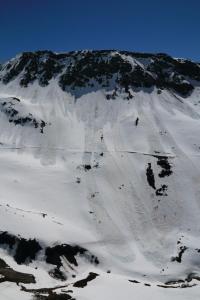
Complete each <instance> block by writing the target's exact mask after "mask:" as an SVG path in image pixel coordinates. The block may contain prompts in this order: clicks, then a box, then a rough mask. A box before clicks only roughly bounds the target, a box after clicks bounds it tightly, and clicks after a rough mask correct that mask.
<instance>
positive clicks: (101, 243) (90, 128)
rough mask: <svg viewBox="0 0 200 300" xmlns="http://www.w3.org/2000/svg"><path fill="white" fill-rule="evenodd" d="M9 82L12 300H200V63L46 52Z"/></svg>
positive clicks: (8, 290) (3, 191) (15, 67)
mask: <svg viewBox="0 0 200 300" xmlns="http://www.w3.org/2000/svg"><path fill="white" fill-rule="evenodd" d="M23 55H24V56H23ZM59 55H60V56H59ZM24 57H25V58H24ZM49 61H50V63H49ZM87 68H88V69H89V70H88V69H87ZM86 69H87V73H86V71H85V70H86ZM45 72H46V73H45ZM0 78H1V83H0V168H1V172H0V282H1V283H0V299H2V300H4V299H5V300H7V299H72V298H73V299H77V300H79V299H80V300H81V299H88V300H90V299H91V300H93V299H97V300H98V299H109V300H111V299H115V300H118V299H150V298H152V297H154V299H194V300H195V299H199V292H200V287H199V280H200V277H199V276H200V272H199V271H200V240H199V235H200V221H199V216H200V184H199V179H200V135H199V128H200V106H199V105H200V84H199V83H200V67H199V64H195V63H192V62H189V61H184V60H175V59H173V58H171V57H169V56H165V55H164V54H158V55H151V54H138V53H135V54H134V53H127V52H116V51H99V52H98V51H94V52H87V51H83V52H72V53H68V54H53V53H52V52H48V51H46V52H38V53H27V54H22V55H21V56H18V57H16V58H15V59H13V60H11V61H10V62H8V63H6V64H5V65H3V66H2V67H1V70H0ZM1 260H2V261H1ZM4 263H6V264H7V265H6V266H4ZM1 270H2V271H1ZM11 270H12V272H15V271H18V272H21V273H23V274H24V273H25V275H24V276H22V275H19V274H15V273H14V275H13V274H11V275H9V274H10V273H12V272H11ZM9 272H10V273H9ZM7 273H9V274H7ZM21 273H20V274H21ZM30 275H32V276H33V277H31V278H32V279H33V280H32V281H31V280H30V282H26V280H27V278H28V277H27V276H30ZM20 276H21V277H20ZM88 276H89V277H88ZM19 277H20V278H19ZM22 277H25V278H26V279H25V280H24V279H22ZM82 279H84V280H85V281H84V280H83V282H82V281H80V280H82ZM16 283H18V284H19V285H18V286H17V285H16ZM61 286H62V288H61ZM183 287H186V288H185V289H183ZM187 287H191V288H187ZM40 288H42V289H47V288H49V290H45V291H44V290H39V291H38V290H37V289H40ZM165 288H168V289H165ZM69 290H71V292H70V291H69ZM66 291H68V292H66ZM42 295H43V297H44V298H42ZM61 297H62V298H61Z"/></svg>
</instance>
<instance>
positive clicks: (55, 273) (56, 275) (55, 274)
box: [49, 268, 67, 281]
mask: <svg viewBox="0 0 200 300" xmlns="http://www.w3.org/2000/svg"><path fill="white" fill-rule="evenodd" d="M49 275H50V276H51V277H53V278H55V279H58V280H61V281H65V280H67V277H66V276H65V274H64V273H63V272H62V271H61V270H60V269H59V268H55V269H53V270H51V271H49Z"/></svg>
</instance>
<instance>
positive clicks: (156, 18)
mask: <svg viewBox="0 0 200 300" xmlns="http://www.w3.org/2000/svg"><path fill="white" fill-rule="evenodd" d="M0 11H1V15H0V39H1V46H0V61H4V60H6V59H8V58H11V57H13V56H15V55H16V54H17V53H19V52H22V51H32V50H39V49H40V50H41V49H48V50H53V51H58V52H60V51H70V50H78V49H123V50H133V51H142V52H166V53H169V54H171V55H173V56H176V57H186V58H191V59H193V60H196V61H200V38H199V36H200V0H190V1H188V0H140V1H135V0H98V1H96V0H93V1H92V0H73V1H72V0H71V1H69V0H5V1H4V0H0Z"/></svg>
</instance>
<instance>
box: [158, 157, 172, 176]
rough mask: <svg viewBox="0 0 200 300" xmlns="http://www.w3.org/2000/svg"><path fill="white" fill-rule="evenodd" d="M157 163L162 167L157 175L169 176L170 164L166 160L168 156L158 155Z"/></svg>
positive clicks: (170, 171) (170, 172)
mask: <svg viewBox="0 0 200 300" xmlns="http://www.w3.org/2000/svg"><path fill="white" fill-rule="evenodd" d="M157 165H158V166H160V167H161V168H162V170H161V172H160V173H159V174H158V176H159V177H165V176H170V175H171V174H172V168H171V165H170V164H169V162H168V157H167V156H166V157H159V158H158V161H157Z"/></svg>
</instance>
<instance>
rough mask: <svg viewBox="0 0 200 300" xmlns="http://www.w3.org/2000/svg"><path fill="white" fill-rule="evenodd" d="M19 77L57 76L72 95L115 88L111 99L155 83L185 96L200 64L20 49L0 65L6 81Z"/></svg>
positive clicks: (44, 79)
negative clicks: (20, 51)
mask: <svg viewBox="0 0 200 300" xmlns="http://www.w3.org/2000/svg"><path fill="white" fill-rule="evenodd" d="M16 77H18V78H19V82H20V85H21V86H22V87H27V86H29V85H30V84H31V83H33V82H34V81H36V80H37V81H38V83H39V85H41V86H47V85H48V84H49V82H50V80H51V79H53V78H57V79H58V84H59V86H60V87H61V88H62V90H64V91H69V92H71V93H72V94H74V95H76V92H77V91H78V90H79V91H80V90H82V94H84V93H85V92H86V91H88V89H89V90H98V89H105V90H106V91H109V90H113V89H114V90H115V93H114V94H112V95H111V96H109V95H108V97H107V99H110V98H111V99H115V96H116V95H117V92H119V91H121V90H123V91H124V92H126V93H127V94H128V96H129V99H130V98H131V97H132V94H131V92H130V90H131V89H132V90H138V89H141V88H142V89H144V88H145V90H146V91H147V92H149V91H150V90H151V88H153V87H157V88H158V89H159V92H161V90H162V89H168V90H171V91H173V92H175V93H178V94H180V95H181V96H184V97H186V96H188V95H189V94H191V92H192V91H193V89H194V85H196V84H198V82H200V64H199V63H194V62H192V61H189V60H183V59H174V58H172V57H171V56H169V55H166V54H163V53H159V54H148V53H146V54H145V53H134V52H127V51H114V50H101V51H74V52H68V53H61V54H56V53H53V52H51V51H37V52H24V53H22V54H21V55H20V56H18V57H16V58H15V59H12V60H11V61H9V62H7V63H6V64H4V65H2V66H1V70H0V80H1V82H2V83H3V84H8V83H9V82H11V81H12V80H14V79H16Z"/></svg>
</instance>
